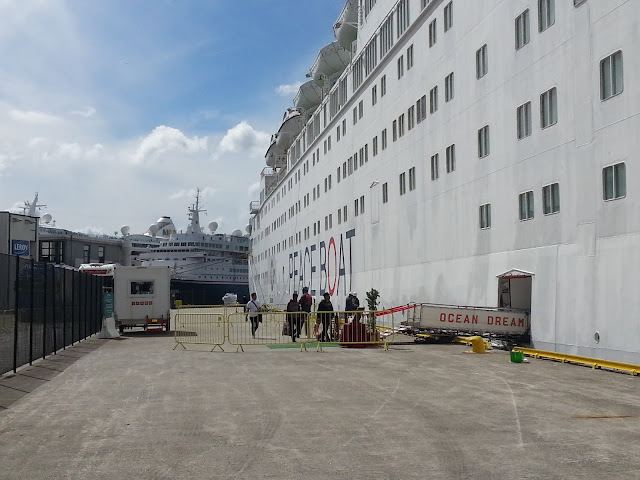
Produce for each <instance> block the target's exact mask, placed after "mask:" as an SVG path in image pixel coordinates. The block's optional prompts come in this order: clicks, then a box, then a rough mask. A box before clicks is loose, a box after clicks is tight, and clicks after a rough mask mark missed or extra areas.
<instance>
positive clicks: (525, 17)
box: [296, 0, 622, 164]
mask: <svg viewBox="0 0 640 480" xmlns="http://www.w3.org/2000/svg"><path fill="white" fill-rule="evenodd" d="M583 2H584V0H582V1H579V0H574V5H576V6H578V5H581V4H582V3H583ZM429 3H430V1H429V0H423V2H422V8H423V9H424V8H425V7H426V6H427V5H428V4H429ZM537 6H538V8H537V10H538V31H539V32H543V31H545V30H547V29H548V28H549V27H551V26H552V25H553V24H555V0H538V4H537ZM443 13H444V17H443V20H444V32H445V33H446V32H447V31H448V30H449V29H450V28H451V27H452V26H453V1H451V2H449V3H448V4H447V5H445V7H444V10H443ZM394 14H395V15H396V17H397V19H396V20H397V22H396V23H397V36H398V38H399V37H400V36H401V35H402V34H403V33H404V31H405V30H406V28H407V27H408V25H409V8H408V2H405V1H401V2H399V4H398V5H397V6H396V8H395V10H394V11H393V12H392V13H391V14H390V16H389V18H388V19H387V20H388V21H385V22H383V26H382V27H381V29H380V32H379V34H378V36H379V37H380V43H381V45H380V58H382V57H383V56H384V55H385V54H386V52H387V51H388V50H389V49H390V48H391V46H392V45H393V15H394ZM437 21H438V19H437V18H434V19H433V20H432V21H431V22H430V24H429V47H433V46H434V45H435V44H436V43H437ZM387 27H389V28H390V31H389V32H386V33H385V28H387ZM376 38H377V36H374V37H373V39H372V42H371V43H372V44H373V45H372V46H375V44H376V42H375V41H374V40H375V39H376ZM515 38H516V50H519V49H521V48H522V47H523V46H525V45H527V44H528V43H529V41H530V21H529V9H527V10H525V11H524V12H522V13H521V14H520V15H519V16H518V17H516V20H515ZM385 39H386V40H385ZM385 45H386V46H385ZM366 50H367V48H365V51H366ZM368 56H374V57H376V58H375V60H374V61H373V65H371V68H369V69H368V70H372V69H373V67H375V65H376V64H377V53H376V52H375V50H374V51H373V52H369V54H368ZM406 57H407V70H409V69H411V68H412V67H413V64H414V62H413V45H411V46H409V47H408V49H407V51H406ZM357 63H358V62H357V61H356V62H354V65H355V64H357ZM404 65H405V63H404V54H403V55H401V56H400V57H399V58H398V60H397V66H398V78H399V79H400V78H402V76H403V75H404ZM607 68H609V70H610V72H609V73H606V74H605V73H603V81H602V87H601V97H602V99H607V98H609V97H611V96H613V95H616V94H617V93H620V92H621V91H622V75H621V73H622V72H621V68H622V65H621V59H620V65H619V68H620V72H619V75H616V73H617V72H616V70H615V68H616V66H615V64H614V61H613V60H609V61H607V59H605V60H603V65H602V67H601V69H602V70H603V71H604V70H605V69H607ZM488 69H489V65H488V53H487V45H486V44H485V45H483V46H482V47H480V49H478V50H477V51H476V76H477V78H478V79H479V78H482V77H484V76H485V75H486V74H487V73H488ZM356 70H357V69H356V68H355V67H354V72H353V73H354V81H353V84H352V89H353V91H354V92H355V91H356V90H357V88H358V87H359V86H360V84H361V83H362V79H363V77H362V73H360V74H357V72H356ZM368 74H369V72H367V75H368ZM607 76H608V77H609V79H607V78H606V77H607ZM356 77H357V78H358V79H359V80H358V81H355V78H356ZM611 77H613V78H611ZM385 93H386V77H385V76H383V77H382V80H381V96H384V94H385ZM376 95H377V87H374V89H373V90H372V97H373V99H374V100H373V104H374V105H375V102H376V100H375V97H376ZM430 96H431V113H434V111H435V110H437V86H436V87H434V89H432V91H431V92H430ZM345 97H346V95H345ZM451 98H453V76H452V75H451V77H450V78H449V77H447V79H446V80H445V100H446V101H449V100H450V99H451ZM344 102H346V98H344V99H343V100H342V102H340V103H344ZM336 113H337V112H336ZM362 115H363V102H362V101H360V103H359V105H358V106H357V107H354V109H353V123H354V125H355V124H356V123H357V120H358V119H361V118H362ZM325 116H326V115H325ZM332 116H333V114H332ZM318 120H319V118H318ZM325 124H326V119H325ZM318 133H319V131H318ZM345 133H346V121H345V120H343V121H342V129H341V128H340V126H338V127H337V129H336V136H337V140H338V141H340V137H341V135H342V136H344V135H345ZM330 150H331V136H329V137H328V138H327V139H325V140H324V153H325V154H326V153H327V152H328V151H330ZM317 153H318V155H317V156H318V158H317V160H319V152H317ZM314 157H315V156H314ZM296 158H299V155H298V156H296ZM315 163H316V158H314V164H315Z"/></svg>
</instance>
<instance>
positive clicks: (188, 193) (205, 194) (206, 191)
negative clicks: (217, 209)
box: [169, 187, 218, 202]
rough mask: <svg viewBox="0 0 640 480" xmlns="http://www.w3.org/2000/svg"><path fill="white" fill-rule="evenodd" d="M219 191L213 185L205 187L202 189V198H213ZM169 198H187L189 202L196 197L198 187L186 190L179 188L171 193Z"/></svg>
mask: <svg viewBox="0 0 640 480" xmlns="http://www.w3.org/2000/svg"><path fill="white" fill-rule="evenodd" d="M217 191H218V190H217V189H216V188H213V187H203V188H201V189H200V199H201V200H203V199H205V198H211V197H213V196H214V195H215V194H216V192H217ZM169 198H170V199H171V200H187V201H188V202H193V201H195V198H196V189H195V188H191V189H186V190H179V191H177V192H175V193H172V194H171V195H169Z"/></svg>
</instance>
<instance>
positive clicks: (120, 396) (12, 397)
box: [0, 332, 640, 480]
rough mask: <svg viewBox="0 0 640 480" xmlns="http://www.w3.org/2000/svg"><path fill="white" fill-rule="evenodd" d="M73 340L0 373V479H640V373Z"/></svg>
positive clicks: (426, 351) (468, 358)
mask: <svg viewBox="0 0 640 480" xmlns="http://www.w3.org/2000/svg"><path fill="white" fill-rule="evenodd" d="M174 346H175V342H174V339H173V337H172V336H171V335H170V334H166V333H161V334H149V333H143V332H131V333H128V334H126V335H125V336H124V337H122V338H121V339H117V340H99V339H97V338H95V337H92V338H90V339H88V340H86V341H83V342H80V343H79V344H77V345H75V346H73V347H70V348H67V349H66V350H64V351H61V352H58V354H57V355H53V356H50V357H48V358H47V359H45V360H43V361H40V362H37V363H34V365H33V366H29V367H25V368H23V369H20V370H19V372H18V374H9V375H5V376H4V377H2V378H0V478H2V479H42V480H44V479H128V478H135V479H209V478H210V479H257V478H269V479H339V478H348V479H374V478H375V479H380V478H382V479H412V478H420V479H424V478H429V479H525V478H536V479H539V478H545V479H602V478H608V479H640V457H639V456H638V448H639V447H638V446H639V445H640V395H639V393H640V377H637V376H636V377H632V376H630V375H625V374H621V373H612V372H606V371H601V370H591V369H590V368H585V367H580V366H575V365H566V364H564V365H563V364H561V363H557V362H551V361H545V360H534V359H530V360H529V361H528V362H526V363H522V364H514V363H511V362H510V361H509V354H508V352H504V351H495V350H494V351H492V352H491V353H487V354H472V353H466V352H467V351H469V350H470V347H467V346H464V345H457V344H456V345H391V346H390V349H389V351H384V350H383V349H382V348H374V349H346V348H325V349H324V351H322V352H317V351H316V350H315V349H310V350H309V351H306V352H304V351H302V352H301V351H299V350H298V349H292V348H279V349H269V348H267V347H264V346H254V347H245V351H244V352H240V353H235V351H233V350H232V351H228V350H227V351H226V352H220V351H216V352H213V353H211V352H209V351H208V350H209V349H208V348H206V346H189V348H188V350H184V349H182V347H178V348H177V349H175V350H174V349H173V347H174Z"/></svg>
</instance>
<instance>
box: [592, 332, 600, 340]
mask: <svg viewBox="0 0 640 480" xmlns="http://www.w3.org/2000/svg"><path fill="white" fill-rule="evenodd" d="M593 339H594V340H595V341H596V343H600V332H596V333H595V334H594V335H593Z"/></svg>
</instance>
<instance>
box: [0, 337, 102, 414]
mask: <svg viewBox="0 0 640 480" xmlns="http://www.w3.org/2000/svg"><path fill="white" fill-rule="evenodd" d="M103 344H104V340H100V339H98V338H95V337H94V338H89V339H87V340H84V341H82V342H80V343H76V344H75V345H73V346H71V347H67V348H66V349H65V350H60V351H58V352H57V353H56V354H54V355H49V356H48V357H47V358H45V359H44V360H43V359H40V360H37V361H35V362H34V363H33V365H25V366H24V367H20V368H19V369H18V371H17V372H16V373H13V372H10V373H6V374H4V375H2V376H0V410H4V409H7V408H9V406H10V405H11V404H12V403H14V402H17V401H18V400H20V399H21V398H22V397H24V396H25V395H27V394H28V393H31V392H33V391H34V390H35V389H36V388H38V387H39V386H40V385H43V384H44V383H46V382H48V381H49V380H51V379H52V378H54V377H55V376H57V375H58V374H60V373H61V372H64V371H65V370H66V369H67V367H69V366H71V365H73V364H74V363H75V362H76V361H78V360H79V359H80V358H82V357H84V356H85V355H88V354H90V353H92V352H93V351H95V350H96V349H98V348H100V347H101V346H102V345H103Z"/></svg>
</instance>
